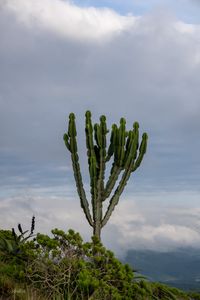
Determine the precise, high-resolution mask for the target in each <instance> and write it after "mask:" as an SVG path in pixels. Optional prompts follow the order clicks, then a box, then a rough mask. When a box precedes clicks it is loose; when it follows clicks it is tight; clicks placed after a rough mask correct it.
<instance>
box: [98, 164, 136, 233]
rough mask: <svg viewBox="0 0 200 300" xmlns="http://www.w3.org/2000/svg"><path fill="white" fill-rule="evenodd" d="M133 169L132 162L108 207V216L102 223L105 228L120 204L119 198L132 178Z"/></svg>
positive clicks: (106, 215)
mask: <svg viewBox="0 0 200 300" xmlns="http://www.w3.org/2000/svg"><path fill="white" fill-rule="evenodd" d="M131 169H132V162H131V163H130V165H129V167H128V168H127V169H126V170H125V171H124V174H123V176H122V179H121V181H120V183H119V185H118V187H117V189H116V190H115V193H114V195H113V196H112V198H111V199H110V203H109V206H108V209H107V211H106V214H105V216H104V218H103V220H102V223H101V226H102V227H103V226H105V225H106V223H107V222H108V220H109V218H110V216H111V214H112V212H113V210H114V208H115V206H116V205H117V204H118V201H119V197H120V196H121V194H122V192H123V190H124V188H125V186H126V184H127V181H128V179H129V177H130V174H131Z"/></svg>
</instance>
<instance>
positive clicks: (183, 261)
mask: <svg viewBox="0 0 200 300" xmlns="http://www.w3.org/2000/svg"><path fill="white" fill-rule="evenodd" d="M124 262H127V263H129V264H130V265H131V266H133V268H134V269H136V270H138V271H139V273H142V274H143V275H145V276H147V278H148V279H149V280H152V281H159V282H163V283H166V284H169V285H171V286H175V287H178V288H181V289H184V290H198V291H200V250H197V249H193V248H181V249H177V250H175V251H171V252H157V251H152V250H129V251H128V252H127V254H126V256H125V258H124Z"/></svg>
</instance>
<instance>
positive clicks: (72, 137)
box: [64, 113, 93, 226]
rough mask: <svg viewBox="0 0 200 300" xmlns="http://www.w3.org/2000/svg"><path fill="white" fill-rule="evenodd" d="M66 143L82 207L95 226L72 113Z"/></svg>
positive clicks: (65, 135)
mask: <svg viewBox="0 0 200 300" xmlns="http://www.w3.org/2000/svg"><path fill="white" fill-rule="evenodd" d="M64 141H65V145H66V147H67V148H68V150H69V151H70V152H71V159H72V167H73V171H74V178H75V182H76V187H77V191H78V195H79V197H80V202H81V207H82V209H83V211H84V213H85V216H86V218H87V220H88V223H89V224H90V225H91V226H93V222H92V217H91V215H90V211H89V204H88V201H87V199H86V194H85V190H84V187H83V182H82V176H81V171H80V165H79V157H78V153H77V142H76V124H75V116H74V114H72V113H71V114H70V115H69V127H68V134H64Z"/></svg>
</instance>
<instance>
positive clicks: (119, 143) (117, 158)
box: [103, 118, 126, 201]
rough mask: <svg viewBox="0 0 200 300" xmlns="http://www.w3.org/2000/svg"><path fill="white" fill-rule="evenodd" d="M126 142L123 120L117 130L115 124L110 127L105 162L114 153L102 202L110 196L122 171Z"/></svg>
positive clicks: (124, 122)
mask: <svg viewBox="0 0 200 300" xmlns="http://www.w3.org/2000/svg"><path fill="white" fill-rule="evenodd" d="M125 142H126V121H125V119H124V118H121V120H120V127H119V129H118V128H117V126H116V125H115V124H113V126H112V133H111V138H110V147H109V149H108V157H107V160H108V159H109V158H110V157H111V156H112V154H113V153H114V162H113V165H112V169H111V173H110V177H109V179H108V182H107V184H106V188H105V191H104V195H103V201H105V200H106V199H107V198H108V197H109V196H110V194H111V192H112V189H113V188H114V186H115V184H116V182H117V180H118V178H119V175H120V173H121V171H122V170H123V160H124V156H125V150H124V146H125Z"/></svg>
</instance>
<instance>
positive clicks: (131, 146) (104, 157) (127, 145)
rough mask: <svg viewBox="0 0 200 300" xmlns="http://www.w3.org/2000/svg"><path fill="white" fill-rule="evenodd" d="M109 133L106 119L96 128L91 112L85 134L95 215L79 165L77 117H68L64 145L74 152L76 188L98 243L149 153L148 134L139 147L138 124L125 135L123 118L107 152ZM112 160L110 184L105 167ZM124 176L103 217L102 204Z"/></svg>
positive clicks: (86, 123) (113, 131)
mask: <svg viewBox="0 0 200 300" xmlns="http://www.w3.org/2000/svg"><path fill="white" fill-rule="evenodd" d="M108 132H109V130H108V129H107V125H106V117H105V116H101V117H100V123H99V124H95V125H94V126H93V124H92V120H91V112H90V111H87V112H86V114H85V134H86V147H87V156H88V166H89V174H90V192H91V205H92V214H91V213H90V209H89V202H88V200H87V198H86V193H85V190H84V187H83V181H82V176H81V171H80V165H79V157H78V149H77V141H76V136H77V133H76V123H75V115H74V114H73V113H71V114H70V115H69V125H68V132H67V133H65V134H64V137H63V139H64V142H65V145H66V147H67V149H68V150H69V151H70V152H71V160H72V166H73V171H74V177H75V181H76V187H77V191H78V195H79V198H80V202H81V207H82V209H83V211H84V213H85V216H86V218H87V221H88V222H89V224H90V226H92V227H93V235H94V236H96V237H97V238H98V239H99V240H100V238H101V229H102V228H103V227H104V226H105V225H106V223H107V222H108V220H109V218H110V216H111V214H112V212H113V210H114V208H115V206H116V205H117V203H118V201H119V198H120V195H121V194H122V192H123V190H124V188H125V186H126V184H127V181H128V179H129V178H130V175H131V173H133V172H134V171H136V170H137V168H138V167H139V166H140V164H141V162H142V160H143V157H144V154H145V153H146V149H147V139H148V136H147V134H146V133H144V134H143V135H142V141H141V143H140V145H139V124H138V123H137V122H135V123H134V124H133V129H132V130H129V131H126V120H125V119H124V118H121V120H120V125H119V127H118V126H117V125H116V124H113V125H112V130H111V135H110V145H109V147H108V150H107V145H106V141H107V138H106V137H107V134H108ZM112 157H113V164H112V167H111V171H110V176H109V178H108V181H107V183H106V184H105V183H104V180H105V170H106V163H107V162H108V161H109V160H110V159H111V158H112ZM120 174H122V176H121V180H120V181H119V184H118V186H117V187H116V189H115V191H114V193H113V195H112V197H111V198H110V201H109V205H108V208H107V211H106V212H105V214H104V215H103V202H104V201H105V200H106V199H108V198H109V197H110V195H111V192H112V190H113V189H114V187H115V185H116V182H117V181H118V178H119V176H120Z"/></svg>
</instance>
